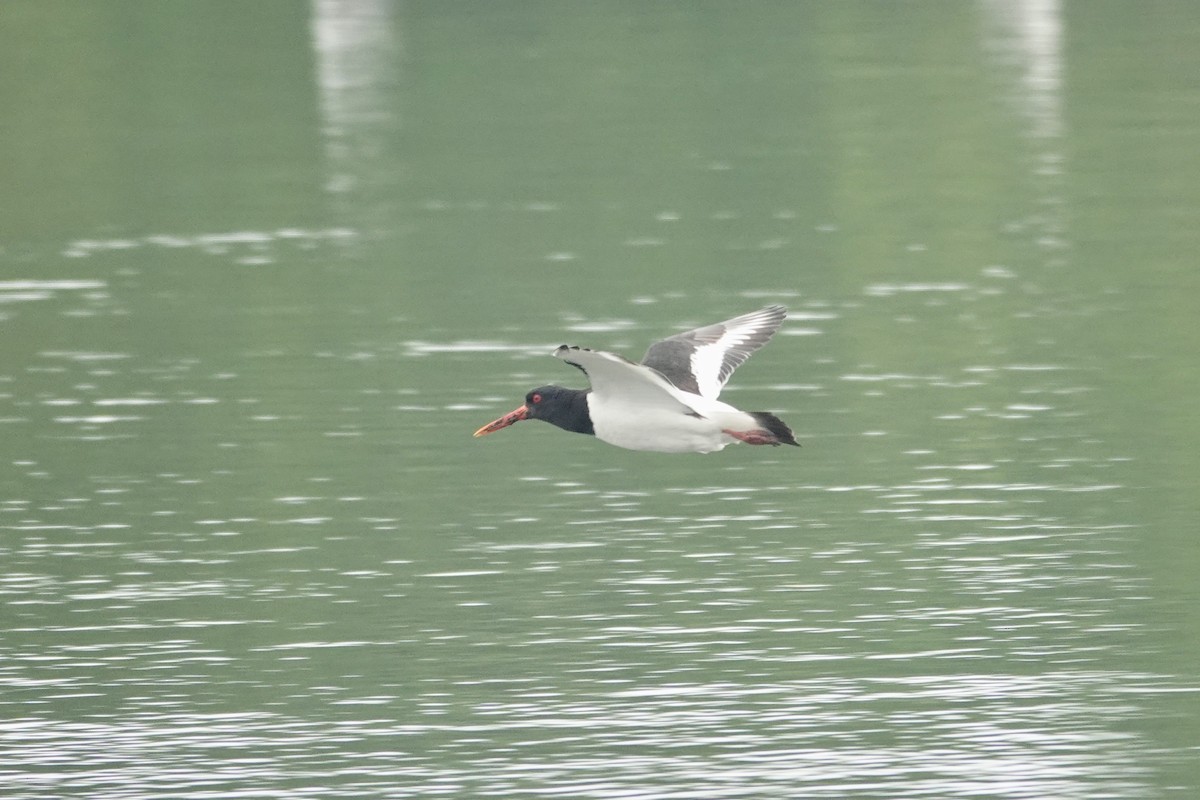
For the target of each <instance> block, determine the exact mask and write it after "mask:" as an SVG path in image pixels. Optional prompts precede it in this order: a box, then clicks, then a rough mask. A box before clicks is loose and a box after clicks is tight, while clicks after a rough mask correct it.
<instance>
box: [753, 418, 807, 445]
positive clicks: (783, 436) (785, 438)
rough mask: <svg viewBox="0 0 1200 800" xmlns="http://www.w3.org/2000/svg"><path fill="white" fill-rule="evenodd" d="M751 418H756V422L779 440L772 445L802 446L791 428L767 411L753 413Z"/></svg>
mask: <svg viewBox="0 0 1200 800" xmlns="http://www.w3.org/2000/svg"><path fill="white" fill-rule="evenodd" d="M750 416H752V417H754V421H755V422H757V423H758V424H759V425H761V426H763V428H764V429H766V430H767V431H770V433H771V434H772V435H773V436H774V437H775V438H776V439H777V440H778V441H775V442H771V444H776V445H780V444H790V445H794V446H796V447H799V446H800V443H799V442H797V441H796V435H795V434H794V433H792V429H791V428H789V427H788V426H787V425H786V424H785V423H784V421H783V420H781V419H780V418H779V417H777V416H775V415H774V414H771V413H768V412H766V411H751V412H750Z"/></svg>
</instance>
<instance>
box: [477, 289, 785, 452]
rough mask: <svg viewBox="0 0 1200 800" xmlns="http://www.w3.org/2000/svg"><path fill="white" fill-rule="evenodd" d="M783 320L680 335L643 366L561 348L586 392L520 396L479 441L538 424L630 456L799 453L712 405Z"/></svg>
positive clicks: (557, 390)
mask: <svg viewBox="0 0 1200 800" xmlns="http://www.w3.org/2000/svg"><path fill="white" fill-rule="evenodd" d="M786 317H787V309H786V308H784V307H783V306H779V305H773V306H767V307H766V308H762V309H759V310H758V311H752V312H750V313H749V314H743V315H742V316H740V317H734V318H733V319H730V320H726V321H725V322H718V323H716V324H715V325H706V326H704V327H703V328H696V329H695V330H691V331H686V332H684V333H678V334H675V335H674V336H670V337H668V338H666V339H663V340H662V341H660V342H655V343H654V344H652V345H650V349H649V350H647V351H646V354H645V356H643V357H642V362H641V363H640V364H635V363H634V362H632V361H630V360H628V359H626V358H624V357H622V356H619V355H617V354H615V353H606V352H604V351H602V350H589V349H587V348H585V347H568V346H567V345H565V344H564V345H561V346H560V347H559V348H558V349H557V350H555V351H554V355H555V356H556V357H558V358H561V359H562V360H563V361H566V362H567V363H568V364H570V365H571V366H573V367H578V368H579V369H580V370H582V371H583V373H584V374H585V375H587V378H588V382H589V383H590V384H591V388H589V389H568V388H565V387H562V386H540V387H538V388H537V389H534V390H532V391H530V392H529V393H528V394H527V395H525V403H524V405H522V406H521V407H520V408H517V409H515V410H514V411H510V412H509V413H507V414H505V415H504V416H502V417H500V418H499V419H497V420H494V421H493V422H489V423H488V424H487V425H484V426H483V427H482V428H480V429H479V430H477V431H475V435H476V436H485V435H487V434H489V433H495V432H496V431H498V430H500V429H501V428H507V427H508V426H510V425H512V424H514V423H517V422H520V421H521V420H525V419H540V420H543V421H545V422H549V423H550V424H551V425H557V426H558V427H560V428H562V429H563V430H567V431H572V432H574V433H586V434H590V435H593V436H595V437H596V438H597V439H599V440H601V441H602V442H607V443H608V444H611V445H616V446H617V447H624V448H627V449H629V450H651V451H656V452H660V453H711V452H713V451H715V450H720V449H722V448H723V447H725V446H726V445H729V444H733V443H734V442H745V443H746V444H769V445H775V446H777V445H781V444H790V445H795V446H796V447H799V446H800V444H799V443H798V442H797V441H796V437H795V435H794V434H793V433H792V430H791V428H789V427H788V426H787V425H786V424H784V422H783V421H782V420H781V419H779V417H777V416H775V415H774V414H769V413H767V412H765V411H739V410H738V409H736V408H734V407H733V406H731V405H729V404H728V403H722V402H721V401H720V400H718V399H717V396H718V395H719V394H720V393H721V389H722V388H723V387H724V386H725V384H726V382H727V381H728V380H729V377H730V376H731V375H732V374H733V371H734V370H735V369H736V368H737V367H739V366H741V364H742V363H744V362H745V361H746V359H748V358H749V357H750V355H751V354H752V353H754V351H756V350H758V348H760V347H762V346H763V345H764V344H766V343H767V341H768V340H770V338H771V336H772V335H773V334H774V333H775V331H777V330H779V327H780V326H781V325H782V324H783V320H784V319H785V318H786Z"/></svg>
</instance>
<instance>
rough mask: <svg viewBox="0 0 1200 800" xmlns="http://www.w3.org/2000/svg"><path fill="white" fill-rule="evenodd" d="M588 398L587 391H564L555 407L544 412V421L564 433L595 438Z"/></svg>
mask: <svg viewBox="0 0 1200 800" xmlns="http://www.w3.org/2000/svg"><path fill="white" fill-rule="evenodd" d="M587 398H588V390H586V389H563V390H562V394H561V395H560V396H559V397H556V398H555V402H554V407H553V408H550V409H547V410H546V411H545V412H543V414H544V416H542V419H544V420H546V422H549V423H550V424H551V425H557V426H558V427H560V428H562V429H563V430H564V431H571V432H573V433H586V434H588V435H589V436H595V434H596V431H595V430H594V429H593V428H592V415H591V414H590V413H588V403H587Z"/></svg>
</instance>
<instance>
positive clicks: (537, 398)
mask: <svg viewBox="0 0 1200 800" xmlns="http://www.w3.org/2000/svg"><path fill="white" fill-rule="evenodd" d="M529 399H530V400H532V401H533V402H534V403H535V404H536V403H540V402H542V396H541V395H540V394H538V393H537V392H534V393H533V397H531V398H529Z"/></svg>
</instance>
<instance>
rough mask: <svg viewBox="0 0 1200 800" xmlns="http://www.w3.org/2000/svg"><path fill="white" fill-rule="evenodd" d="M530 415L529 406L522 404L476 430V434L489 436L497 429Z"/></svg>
mask: <svg viewBox="0 0 1200 800" xmlns="http://www.w3.org/2000/svg"><path fill="white" fill-rule="evenodd" d="M528 416H529V408H528V406H521V407H520V408H518V409H514V410H513V411H510V412H508V413H507V414H505V415H504V416H503V417H501V418H500V419H497V420H493V421H491V422H489V423H488V424H487V425H484V426H483V427H482V428H480V429H479V430H477V431H475V435H476V436H487V435H488V434H489V433H495V432H496V431H498V430H500V429H501V428H507V427H508V426H509V425H512V424H513V423H516V422H520V421H521V420H523V419H525V418H527V417H528Z"/></svg>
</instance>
